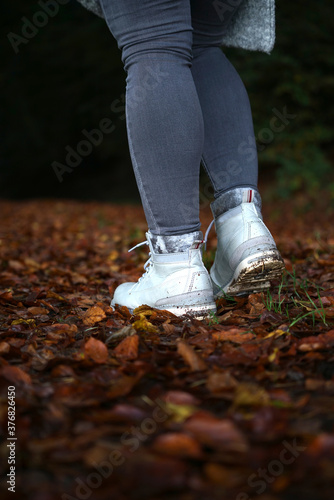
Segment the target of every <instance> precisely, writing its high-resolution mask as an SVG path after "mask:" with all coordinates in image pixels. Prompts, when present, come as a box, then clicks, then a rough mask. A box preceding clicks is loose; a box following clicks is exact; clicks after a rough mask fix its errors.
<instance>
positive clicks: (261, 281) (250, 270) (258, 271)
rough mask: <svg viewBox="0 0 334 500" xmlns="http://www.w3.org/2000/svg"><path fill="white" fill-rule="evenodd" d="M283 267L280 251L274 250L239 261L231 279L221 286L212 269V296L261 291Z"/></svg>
mask: <svg viewBox="0 0 334 500" xmlns="http://www.w3.org/2000/svg"><path fill="white" fill-rule="evenodd" d="M284 269H285V266H284V261H283V259H282V257H281V255H280V253H279V252H278V251H275V250H270V251H263V252H261V253H259V254H253V255H251V256H250V257H248V258H247V259H244V260H243V261H241V262H240V264H239V265H238V267H237V268H236V270H235V272H234V274H233V276H232V278H231V280H230V281H229V282H227V284H225V285H223V286H219V285H218V284H217V281H218V280H217V279H216V278H215V273H214V269H212V270H211V273H210V274H211V279H212V284H213V292H214V297H215V298H218V297H221V296H223V295H224V294H228V295H248V294H250V293H256V292H262V291H263V290H267V289H268V288H270V286H271V281H273V280H277V279H280V278H281V276H282V273H283V271H284Z"/></svg>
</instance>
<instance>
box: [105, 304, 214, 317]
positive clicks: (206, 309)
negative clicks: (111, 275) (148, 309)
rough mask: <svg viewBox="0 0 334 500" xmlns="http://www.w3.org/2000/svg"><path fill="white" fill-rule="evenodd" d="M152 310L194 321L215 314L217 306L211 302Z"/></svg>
mask: <svg viewBox="0 0 334 500" xmlns="http://www.w3.org/2000/svg"><path fill="white" fill-rule="evenodd" d="M112 307H115V304H113V305H112ZM152 309H156V310H158V311H168V312H171V313H172V314H175V316H186V317H188V318H189V317H192V318H195V319H204V318H206V317H207V316H209V315H210V314H211V313H216V312H217V306H216V302H211V303H209V304H203V305H201V306H197V307H195V306H186V305H182V306H174V307H153V306H152ZM133 311H134V309H129V312H130V313H131V314H133Z"/></svg>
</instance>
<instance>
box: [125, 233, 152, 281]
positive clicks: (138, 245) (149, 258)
mask: <svg viewBox="0 0 334 500" xmlns="http://www.w3.org/2000/svg"><path fill="white" fill-rule="evenodd" d="M142 245H148V241H147V240H145V241H142V242H141V243H137V245H135V246H134V247H132V248H130V249H129V250H128V252H132V250H134V249H135V248H138V247H141V246H142ZM151 266H152V255H151V252H148V259H147V261H146V262H145V264H144V270H145V272H144V274H142V276H141V277H140V278H139V280H138V283H139V282H140V280H141V279H142V278H143V277H144V276H145V275H146V274H147V273H148V272H149V270H150V268H151Z"/></svg>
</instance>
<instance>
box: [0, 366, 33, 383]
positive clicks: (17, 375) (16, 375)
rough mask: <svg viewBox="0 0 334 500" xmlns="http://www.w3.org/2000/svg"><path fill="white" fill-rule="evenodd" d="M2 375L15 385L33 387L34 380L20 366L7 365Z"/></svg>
mask: <svg viewBox="0 0 334 500" xmlns="http://www.w3.org/2000/svg"><path fill="white" fill-rule="evenodd" d="M1 372H2V375H3V376H4V377H5V378H6V379H7V380H9V381H10V382H12V383H13V384H20V383H22V384H27V385H31V383H32V380H31V377H30V375H29V374H28V373H26V372H25V371H23V370H22V369H21V368H20V367H19V366H12V365H5V366H4V367H3V368H2V370H1Z"/></svg>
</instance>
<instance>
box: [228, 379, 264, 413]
mask: <svg viewBox="0 0 334 500" xmlns="http://www.w3.org/2000/svg"><path fill="white" fill-rule="evenodd" d="M233 404H234V407H239V406H253V405H255V406H267V405H269V404H270V397H269V394H268V393H267V392H266V391H265V390H264V389H263V388H262V387H261V386H259V385H257V384H253V383H248V382H244V383H241V384H238V386H237V388H236V392H235V396H234V400H233Z"/></svg>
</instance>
